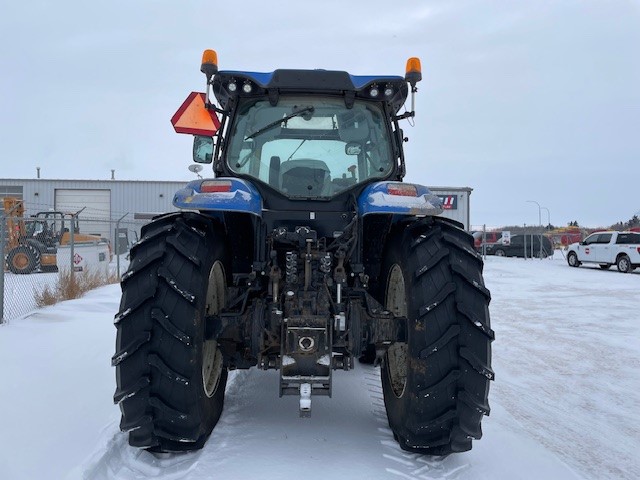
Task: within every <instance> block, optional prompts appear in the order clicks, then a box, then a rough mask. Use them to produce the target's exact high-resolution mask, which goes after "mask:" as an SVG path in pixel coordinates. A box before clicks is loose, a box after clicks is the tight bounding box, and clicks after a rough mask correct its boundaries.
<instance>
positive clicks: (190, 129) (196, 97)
mask: <svg viewBox="0 0 640 480" xmlns="http://www.w3.org/2000/svg"><path fill="white" fill-rule="evenodd" d="M171 124H172V125H173V128H174V130H175V131H176V133H188V134H190V135H206V136H209V137H210V136H213V135H215V133H216V132H217V131H218V129H219V128H220V120H218V116H217V115H216V113H215V112H214V111H211V110H207V109H206V108H205V106H204V93H200V92H191V93H190V94H189V96H188V97H187V99H186V100H185V101H184V103H183V104H182V105H180V108H179V109H178V111H177V112H176V113H175V114H174V115H173V117H171Z"/></svg>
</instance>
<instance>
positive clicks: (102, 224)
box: [55, 188, 111, 239]
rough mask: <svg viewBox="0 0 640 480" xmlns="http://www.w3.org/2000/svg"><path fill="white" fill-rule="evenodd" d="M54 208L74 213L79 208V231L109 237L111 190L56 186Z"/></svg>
mask: <svg viewBox="0 0 640 480" xmlns="http://www.w3.org/2000/svg"><path fill="white" fill-rule="evenodd" d="M55 209H56V210H58V211H61V212H70V213H75V212H78V211H80V210H82V212H81V213H80V215H79V217H80V231H81V232H82V233H86V234H95V235H100V236H101V237H105V238H109V239H111V226H110V221H111V190H109V189H95V188H82V189H80V188H57V189H56V190H55Z"/></svg>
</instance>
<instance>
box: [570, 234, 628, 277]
mask: <svg viewBox="0 0 640 480" xmlns="http://www.w3.org/2000/svg"><path fill="white" fill-rule="evenodd" d="M567 250H568V253H567V262H568V263H569V265H570V266H572V267H579V266H580V265H581V264H583V263H597V264H598V265H600V268H602V269H605V270H606V269H608V268H609V267H611V266H612V265H616V266H617V267H618V270H619V271H621V272H622V273H629V272H631V271H632V270H633V269H634V268H637V267H640V233H636V232H596V233H592V234H591V235H589V236H588V237H587V238H585V239H584V240H583V241H582V242H580V243H572V244H571V245H569V246H568V247H567Z"/></svg>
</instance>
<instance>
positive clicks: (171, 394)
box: [112, 213, 227, 452]
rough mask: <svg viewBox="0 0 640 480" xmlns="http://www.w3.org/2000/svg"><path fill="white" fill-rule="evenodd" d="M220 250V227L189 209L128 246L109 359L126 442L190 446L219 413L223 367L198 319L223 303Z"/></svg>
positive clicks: (202, 438)
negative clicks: (127, 262) (132, 245)
mask: <svg viewBox="0 0 640 480" xmlns="http://www.w3.org/2000/svg"><path fill="white" fill-rule="evenodd" d="M225 251H226V249H225V246H224V235H223V232H222V230H221V228H220V227H219V226H218V225H217V224H214V223H213V222H212V221H211V220H210V219H208V218H207V217H204V216H202V215H199V214H196V213H178V214H175V213H174V214H169V215H165V216H162V217H160V218H158V219H156V220H155V221H154V222H152V223H151V224H149V225H147V226H145V227H144V228H143V230H142V239H141V240H140V242H138V244H136V245H135V246H134V247H133V248H132V249H131V263H130V266H129V270H128V271H127V272H126V273H125V274H124V275H123V277H122V301H121V303H120V312H119V313H118V314H117V315H116V317H115V323H116V326H117V329H118V333H117V340H116V354H115V355H114V356H113V359H112V364H113V365H114V366H115V367H116V381H117V390H116V392H115V395H114V401H115V402H116V403H118V404H119V405H120V411H121V413H122V421H121V422H120V429H121V430H122V431H124V432H128V433H129V444H130V445H132V446H135V447H141V448H146V449H151V450H153V451H158V452H171V451H184V450H197V449H199V448H202V446H203V445H204V443H205V442H206V440H207V438H208V437H209V435H210V434H211V431H212V430H213V427H214V426H215V424H216V423H217V422H218V420H219V418H220V415H221V413H222V408H223V401H224V390H225V386H226V381H227V369H226V367H224V365H223V362H222V354H221V352H220V349H219V348H218V346H217V343H216V341H215V339H208V338H207V336H206V331H205V317H206V316H208V315H215V314H217V313H218V312H219V311H220V310H221V309H222V308H223V307H224V302H225V293H226V274H225Z"/></svg>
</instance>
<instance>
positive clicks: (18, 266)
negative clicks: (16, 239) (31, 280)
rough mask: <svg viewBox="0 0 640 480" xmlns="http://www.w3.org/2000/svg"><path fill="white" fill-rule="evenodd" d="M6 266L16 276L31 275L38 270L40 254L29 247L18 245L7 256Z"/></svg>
mask: <svg viewBox="0 0 640 480" xmlns="http://www.w3.org/2000/svg"><path fill="white" fill-rule="evenodd" d="M7 266H8V267H9V270H10V271H11V272H12V273H15V274H18V275H23V274H27V273H31V272H33V271H35V270H38V269H39V268H40V252H38V250H36V249H35V248H34V247H32V246H31V245H20V246H18V247H16V248H14V249H13V250H11V251H10V252H9V255H7Z"/></svg>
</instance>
